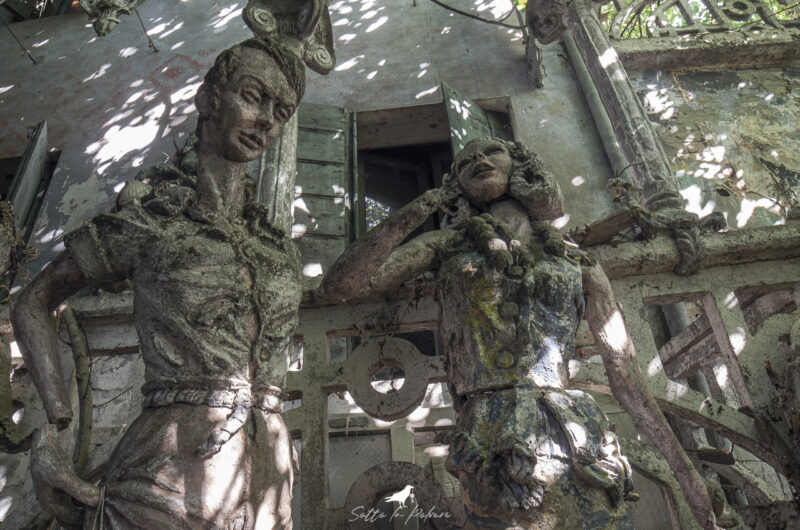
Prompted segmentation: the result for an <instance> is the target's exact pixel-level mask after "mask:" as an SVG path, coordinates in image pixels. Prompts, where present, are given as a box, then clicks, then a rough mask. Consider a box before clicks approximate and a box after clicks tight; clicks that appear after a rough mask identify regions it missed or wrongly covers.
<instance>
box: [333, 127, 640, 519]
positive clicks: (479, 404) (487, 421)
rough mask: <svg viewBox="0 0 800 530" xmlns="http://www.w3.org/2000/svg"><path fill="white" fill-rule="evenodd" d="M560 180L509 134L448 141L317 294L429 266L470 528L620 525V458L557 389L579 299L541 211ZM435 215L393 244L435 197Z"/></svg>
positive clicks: (388, 280)
mask: <svg viewBox="0 0 800 530" xmlns="http://www.w3.org/2000/svg"><path fill="white" fill-rule="evenodd" d="M562 202H563V199H562V196H561V190H560V188H559V186H558V184H557V183H556V182H555V180H554V179H553V177H552V176H551V175H550V174H549V173H548V172H547V171H546V170H544V168H543V167H542V164H541V162H540V161H539V159H538V158H537V157H536V156H535V155H533V154H531V153H530V152H528V150H527V149H526V148H525V147H524V146H522V145H521V144H518V143H517V144H513V143H508V142H503V141H499V140H493V139H490V138H479V139H476V140H473V141H471V142H469V143H468V144H467V145H466V146H465V147H464V149H463V150H462V151H461V152H460V153H458V155H457V156H456V159H455V162H454V163H453V167H452V171H451V174H450V175H449V177H448V180H447V181H446V184H445V186H444V187H443V188H440V189H434V190H431V191H428V192H426V193H425V194H423V195H422V196H421V197H419V198H418V199H416V200H415V201H413V202H412V203H410V204H409V205H407V206H405V207H404V208H402V209H400V210H398V211H397V212H396V213H395V214H393V215H392V216H390V217H389V218H388V219H386V220H385V221H384V222H383V223H382V224H381V225H379V226H378V227H376V228H375V229H373V230H372V231H371V232H370V233H369V234H368V235H367V236H366V237H365V239H364V240H362V241H361V242H359V243H358V244H357V245H355V246H354V247H351V248H350V249H349V250H348V251H347V252H346V253H345V254H344V255H343V256H342V258H340V260H339V261H338V262H337V263H336V264H335V265H334V267H333V268H332V269H331V271H330V273H329V274H328V275H327V276H326V277H325V278H324V280H323V282H322V284H321V286H320V289H319V291H318V293H317V294H318V296H319V297H320V298H321V299H322V300H330V301H338V300H341V299H343V298H346V297H350V296H352V295H351V293H352V294H355V293H358V294H359V295H364V294H366V293H368V292H371V291H382V290H385V289H388V288H391V287H393V286H396V285H397V284H399V283H400V282H402V281H404V280H407V279H409V278H411V277H413V276H415V275H417V274H420V273H421V272H423V271H426V270H428V269H431V268H436V269H438V296H439V300H440V303H441V305H442V320H441V330H440V331H441V337H442V341H443V343H444V347H445V353H446V355H447V362H448V375H449V377H448V382H449V385H450V389H451V393H452V394H453V399H454V402H455V407H456V411H457V414H458V420H457V425H456V428H455V432H454V435H453V438H452V441H451V443H450V456H449V461H448V469H449V470H450V471H451V472H452V473H453V474H454V475H456V476H457V477H459V479H460V483H461V491H462V495H461V498H462V501H463V503H464V505H465V508H466V512H467V514H468V518H469V521H470V525H471V526H470V527H474V528H628V527H630V521H629V519H628V518H627V517H626V500H630V499H633V498H634V495H633V494H632V491H631V490H632V487H633V484H632V482H631V470H630V467H629V465H628V463H627V460H626V459H625V458H624V457H623V456H621V454H620V450H619V445H618V443H617V440H616V437H615V435H614V434H613V432H611V427H610V425H609V423H608V421H607V419H606V417H605V416H604V414H603V413H602V411H601V410H600V408H599V407H598V405H597V404H596V403H595V402H594V400H593V399H592V398H591V397H590V396H589V395H587V394H585V393H583V392H580V391H575V390H567V389H565V385H566V382H567V373H566V362H567V360H568V358H569V357H570V356H571V355H572V354H573V343H574V336H575V332H576V329H577V325H578V322H579V320H580V318H581V314H582V312H583V310H584V306H585V303H584V293H583V290H582V286H581V285H582V283H581V277H582V270H581V265H580V263H579V262H578V260H577V259H578V256H577V255H575V256H573V255H572V254H570V253H567V252H565V247H564V243H563V240H562V239H561V236H560V235H559V233H558V232H557V231H556V230H555V229H554V228H552V227H551V226H550V225H549V224H547V223H545V222H543V221H544V220H548V219H554V218H556V217H559V216H560V215H562V214H563V210H562ZM450 203H455V205H456V210H455V211H451V212H450V213H451V215H450V216H449V218H448V220H447V227H446V229H443V230H439V231H434V232H427V233H425V234H423V235H421V236H419V237H417V238H415V239H414V240H412V241H411V242H409V243H407V244H405V245H402V246H400V247H399V248H394V247H395V246H396V245H397V243H398V242H399V241H402V240H403V238H404V237H405V236H406V235H407V234H408V233H409V232H411V231H412V230H413V229H414V228H416V227H417V226H418V225H420V224H421V223H422V222H423V221H424V220H425V219H426V218H427V216H428V215H430V214H431V213H433V212H435V211H436V210H438V209H439V208H440V207H444V208H446V209H447V208H448V204H450Z"/></svg>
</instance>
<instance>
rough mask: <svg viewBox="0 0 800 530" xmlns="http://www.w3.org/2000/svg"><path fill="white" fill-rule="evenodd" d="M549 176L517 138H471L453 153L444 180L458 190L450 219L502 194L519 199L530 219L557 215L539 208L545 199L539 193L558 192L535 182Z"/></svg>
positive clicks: (472, 211) (479, 208)
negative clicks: (451, 163) (456, 204)
mask: <svg viewBox="0 0 800 530" xmlns="http://www.w3.org/2000/svg"><path fill="white" fill-rule="evenodd" d="M545 175H547V178H545ZM548 180H550V181H552V177H550V176H549V174H547V172H546V170H545V169H544V165H543V164H542V161H541V160H540V159H539V157H538V156H536V154H534V153H532V152H531V151H529V150H528V149H527V148H526V147H525V146H524V145H522V144H521V143H520V142H507V141H504V140H498V139H496V138H487V137H484V138H475V139H474V140H470V141H469V142H468V143H467V144H466V145H465V146H464V147H463V149H461V151H459V152H458V154H456V158H455V160H454V161H453V165H452V167H451V168H450V174H449V175H448V176H447V177H446V180H445V185H446V186H456V187H458V188H459V192H460V194H461V197H460V198H459V199H458V211H457V212H456V215H455V218H454V219H450V221H449V223H455V224H458V223H459V222H460V221H461V220H462V219H465V218H468V217H470V216H472V215H474V214H475V213H477V212H481V211H484V210H486V208H487V206H488V205H489V204H490V203H492V201H495V200H496V199H500V198H502V197H504V196H505V197H507V198H509V199H515V200H516V201H517V202H519V203H520V204H521V205H522V206H523V207H524V208H525V209H526V210H527V211H528V213H529V215H530V217H531V218H532V219H552V218H554V217H558V215H555V216H553V215H552V212H550V211H549V209H548V211H545V210H543V209H542V204H543V202H546V201H543V199H544V197H541V196H540V195H542V194H545V193H547V194H553V193H555V194H556V195H557V196H560V189H558V190H556V191H554V190H553V189H550V188H548V187H546V186H545V187H542V186H540V185H538V184H539V183H543V182H545V181H548ZM556 188H557V185H556ZM556 198H558V197H556ZM559 215H561V214H559Z"/></svg>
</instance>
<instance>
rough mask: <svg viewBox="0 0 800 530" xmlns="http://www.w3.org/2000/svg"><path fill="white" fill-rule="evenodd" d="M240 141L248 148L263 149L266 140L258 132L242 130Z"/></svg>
mask: <svg viewBox="0 0 800 530" xmlns="http://www.w3.org/2000/svg"><path fill="white" fill-rule="evenodd" d="M239 141H240V142H242V143H243V144H244V146H245V147H247V148H248V149H263V148H264V142H263V140H261V137H260V136H258V135H256V134H251V133H246V132H240V133H239Z"/></svg>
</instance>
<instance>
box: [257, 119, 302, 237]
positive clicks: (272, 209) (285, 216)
mask: <svg viewBox="0 0 800 530" xmlns="http://www.w3.org/2000/svg"><path fill="white" fill-rule="evenodd" d="M297 121H298V120H297V114H295V115H294V116H292V118H291V119H290V120H289V121H288V122H286V124H285V125H284V126H283V132H282V133H281V136H280V138H278V140H277V141H276V142H275V143H274V144H272V147H270V148H269V149H267V150H266V151H265V152H264V153H263V154H262V155H261V157H260V158H259V159H258V160H255V161H253V162H251V163H250V164H249V165H248V168H247V169H248V174H250V175H251V176H252V177H253V179H254V180H255V181H256V201H257V202H260V203H261V204H263V205H264V206H266V207H267V208H269V217H270V221H271V222H272V223H273V224H275V226H278V227H280V228H282V229H283V230H285V231H287V232H288V231H289V230H290V229H291V227H292V199H293V198H294V186H295V177H296V175H297V157H296V153H297Z"/></svg>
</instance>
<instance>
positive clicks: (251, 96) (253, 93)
mask: <svg viewBox="0 0 800 530" xmlns="http://www.w3.org/2000/svg"><path fill="white" fill-rule="evenodd" d="M242 97H244V99H245V101H247V102H248V103H256V104H257V103H260V102H261V94H260V93H259V92H258V90H255V89H253V88H245V89H244V90H243V91H242Z"/></svg>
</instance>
